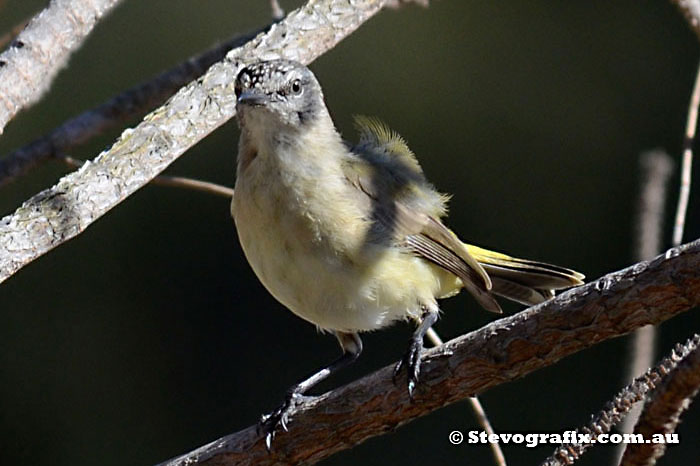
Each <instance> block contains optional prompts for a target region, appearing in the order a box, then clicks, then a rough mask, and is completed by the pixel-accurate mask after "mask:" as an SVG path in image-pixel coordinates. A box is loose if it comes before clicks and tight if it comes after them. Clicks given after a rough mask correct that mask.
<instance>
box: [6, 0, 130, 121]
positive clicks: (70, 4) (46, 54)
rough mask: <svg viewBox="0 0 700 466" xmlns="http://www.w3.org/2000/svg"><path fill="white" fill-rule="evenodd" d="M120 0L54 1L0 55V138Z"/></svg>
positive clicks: (39, 95)
mask: <svg viewBox="0 0 700 466" xmlns="http://www.w3.org/2000/svg"><path fill="white" fill-rule="evenodd" d="M120 1H121V0H90V1H86V0H65V1H56V0H53V1H52V2H51V3H50V4H49V6H48V7H47V8H46V9H45V10H44V11H42V12H41V13H39V14H38V15H37V16H35V17H34V18H33V19H32V20H31V21H30V22H29V24H28V25H27V27H26V28H25V29H24V30H23V31H22V32H21V33H20V34H19V36H17V39H16V40H15V41H14V42H13V43H12V46H11V47H10V48H9V49H8V50H6V51H5V52H3V53H2V54H1V55H0V134H2V132H3V130H4V128H5V125H6V124H7V123H8V122H9V121H10V120H11V119H12V118H13V117H14V116H15V115H16V114H17V112H19V111H20V110H22V109H23V108H25V107H27V106H28V105H31V104H33V103H34V102H36V101H37V100H38V99H39V98H41V96H42V95H43V94H44V92H45V91H46V90H47V89H48V88H49V87H50V86H51V83H52V82H53V78H54V77H55V76H56V74H57V73H58V71H59V70H60V69H61V68H63V66H64V65H65V64H66V62H67V61H68V58H69V57H70V55H71V54H72V53H73V52H74V51H75V50H77V49H78V48H79V47H80V45H81V44H82V42H83V40H84V39H85V38H86V37H87V36H88V34H89V33H90V31H92V28H93V27H94V26H95V24H97V22H98V21H99V20H100V19H101V18H102V17H103V16H104V15H105V14H107V13H108V12H109V11H111V9H112V8H114V6H116V5H117V4H118V3H119V2H120Z"/></svg>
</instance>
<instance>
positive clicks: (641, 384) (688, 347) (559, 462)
mask: <svg viewBox="0 0 700 466" xmlns="http://www.w3.org/2000/svg"><path fill="white" fill-rule="evenodd" d="M699 341H700V336H698V335H695V337H693V338H691V339H690V340H688V342H686V344H685V346H681V345H678V346H677V347H676V349H675V351H671V354H670V355H669V356H667V357H665V358H664V359H663V360H662V361H661V362H660V363H659V364H657V365H656V366H655V367H652V368H650V369H649V370H647V371H646V373H644V374H643V375H641V376H640V377H637V378H636V379H634V381H633V382H632V383H631V384H629V385H628V386H626V387H625V388H624V389H622V390H621V391H620V393H618V394H617V395H616V396H615V398H613V400H612V401H611V402H609V403H608V404H607V405H606V406H605V408H603V409H602V410H601V411H600V412H599V413H598V414H597V415H596V416H594V417H593V419H591V421H590V422H589V423H588V425H586V426H584V427H582V428H580V429H578V430H577V431H576V433H577V434H578V433H582V434H587V435H590V436H591V440H594V438H595V436H596V435H600V434H607V433H608V432H610V430H611V429H612V428H613V427H614V426H615V425H616V424H617V423H618V422H620V419H622V417H623V416H624V415H625V414H626V413H627V412H628V411H629V410H630V409H631V408H632V406H633V405H634V403H637V402H638V401H641V400H643V399H644V397H645V396H646V394H647V393H649V392H650V391H651V390H653V389H654V388H655V387H656V386H657V384H660V383H661V382H662V380H664V378H665V377H666V374H668V373H669V372H670V371H671V370H673V369H674V368H676V366H677V364H678V363H679V362H680V361H682V360H683V359H684V358H686V357H687V356H688V355H689V354H692V351H693V350H695V349H696V347H697V344H698V342H699ZM645 440H646V439H645ZM595 444H596V443H595V441H593V442H591V443H567V444H564V445H561V446H560V447H559V448H557V449H556V450H555V451H554V453H553V454H552V456H550V457H549V458H547V459H546V460H545V461H544V462H543V463H542V466H565V465H570V464H573V463H574V462H575V461H576V460H578V459H579V458H580V457H581V455H582V454H583V453H584V452H585V451H586V450H588V449H589V448H590V447H592V446H593V445H595Z"/></svg>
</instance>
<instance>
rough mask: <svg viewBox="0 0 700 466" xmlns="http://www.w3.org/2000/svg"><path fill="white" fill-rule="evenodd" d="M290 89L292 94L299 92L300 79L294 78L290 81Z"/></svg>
mask: <svg viewBox="0 0 700 466" xmlns="http://www.w3.org/2000/svg"><path fill="white" fill-rule="evenodd" d="M291 89H292V94H295V95H299V94H301V80H299V79H295V80H294V81H292V86H291Z"/></svg>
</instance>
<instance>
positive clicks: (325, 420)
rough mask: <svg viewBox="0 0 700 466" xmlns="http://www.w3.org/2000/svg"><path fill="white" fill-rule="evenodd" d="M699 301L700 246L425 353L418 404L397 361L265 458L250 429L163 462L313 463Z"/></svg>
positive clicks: (331, 397) (320, 405) (283, 436)
mask: <svg viewBox="0 0 700 466" xmlns="http://www.w3.org/2000/svg"><path fill="white" fill-rule="evenodd" d="M699 304H700V240H698V241H696V242H694V243H691V244H688V245H685V246H681V247H680V248H678V249H675V250H673V252H672V253H670V254H664V255H663V256H660V257H657V258H656V259H654V260H653V261H651V262H642V263H639V264H636V265H634V266H632V267H628V268H627V269H625V270H622V271H619V272H615V273H612V274H609V275H606V276H604V277H602V278H600V279H598V280H596V281H594V282H591V283H588V284H586V285H582V286H580V287H577V288H574V289H571V290H569V291H566V292H564V293H561V294H560V295H558V296H556V297H555V298H553V299H551V300H549V301H547V302H544V303H542V304H539V305H537V306H534V307H532V308H530V309H527V310H525V311H522V312H520V313H518V314H515V315H512V316H508V317H505V318H502V319H499V320H497V321H495V322H492V323H490V324H488V325H486V326H484V327H483V328H481V329H479V330H476V331H474V332H471V333H468V334H466V335H463V336H461V337H458V338H456V339H454V340H452V341H449V342H447V343H445V344H444V345H442V346H440V347H438V348H431V349H429V350H427V351H426V352H425V353H424V354H423V355H422V358H421V359H422V365H421V383H420V384H418V386H417V391H416V392H414V400H413V401H411V399H410V398H409V396H408V393H407V391H406V389H405V387H403V386H399V385H395V384H394V383H393V382H392V374H393V365H392V366H387V367H385V368H383V369H380V370H379V371H377V372H375V373H373V374H371V375H368V376H366V377H363V378H362V379H359V380H356V381H354V382H352V383H350V384H349V385H346V386H344V387H340V388H338V389H335V390H333V391H331V392H328V393H325V394H322V395H320V396H318V397H315V398H313V399H311V400H308V401H304V402H302V403H300V404H299V405H297V406H295V407H294V408H293V409H292V410H291V413H290V421H289V423H288V427H289V431H288V432H280V433H278V435H277V436H276V437H275V442H274V444H273V448H272V452H271V453H268V451H267V449H266V447H265V442H264V441H263V438H262V435H261V434H260V433H259V432H258V431H257V426H256V425H253V426H250V427H248V428H247V429H244V430H242V431H240V432H237V433H235V434H231V435H228V436H226V437H224V438H221V439H218V440H216V441H214V442H212V443H210V444H208V445H205V446H203V447H201V448H199V449H197V450H195V451H193V452H191V453H189V454H187V455H184V456H181V457H179V458H175V459H173V460H171V461H168V462H166V463H163V464H164V465H168V466H176V465H178V466H182V465H185V464H188V465H192V464H197V463H203V462H205V461H207V460H209V461H210V462H209V463H207V464H217V465H220V466H223V465H234V464H236V465H253V464H254V465H256V466H264V465H271V464H299V463H304V464H311V463H314V462H318V461H321V460H322V459H324V458H327V457H328V456H330V455H332V454H334V453H335V452H338V451H340V450H345V449H348V448H351V447H352V446H354V445H356V444H358V443H360V442H363V441H365V440H367V439H368V438H371V437H375V436H378V435H382V434H384V433H388V432H392V431H393V430H395V429H396V428H397V427H399V426H401V425H403V424H406V423H408V422H410V421H411V420H413V419H415V418H417V417H419V416H423V415H426V414H428V413H430V412H432V411H434V410H436V409H439V408H442V407H444V406H447V405H449V404H450V403H454V402H456V401H460V400H463V399H464V398H466V397H468V396H473V395H475V394H480V393H484V392H485V391H487V390H489V389H491V388H493V387H495V386H498V385H500V384H503V383H506V382H510V381H513V380H515V379H518V378H520V377H523V376H525V375H527V374H529V373H531V372H533V371H535V370H537V369H541V368H543V367H545V366H549V365H552V364H554V363H556V362H557V361H559V360H561V359H562V358H564V357H566V356H568V355H571V354H573V353H575V352H577V351H581V350H583V349H585V348H589V347H591V346H593V345H595V344H597V343H600V342H602V341H604V340H607V339H610V338H613V337H618V336H621V335H623V334H626V333H628V332H631V331H633V330H635V329H636V328H639V327H641V326H643V325H647V324H658V323H661V322H662V321H664V320H666V319H669V318H671V317H673V316H674V315H677V314H678V313H680V312H683V311H684V310H687V309H692V308H693V307H695V306H698V305H699Z"/></svg>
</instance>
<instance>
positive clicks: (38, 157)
mask: <svg viewBox="0 0 700 466" xmlns="http://www.w3.org/2000/svg"><path fill="white" fill-rule="evenodd" d="M267 29H269V26H266V27H265V28H263V29H261V30H258V31H256V32H255V33H252V34H245V35H242V36H237V37H234V38H232V39H230V40H228V41H226V42H224V43H223V44H220V45H217V46H215V47H213V48H211V49H210V50H207V51H205V52H204V53H202V54H200V55H197V56H196V57H192V58H190V59H189V60H187V61H184V62H182V63H180V64H178V65H177V66H175V67H173V68H172V69H170V70H167V71H164V72H163V73H161V74H159V75H158V76H156V77H155V78H153V79H151V80H150V81H147V82H145V83H143V84H139V85H137V86H134V87H132V88H131V89H127V90H126V91H124V92H122V93H120V94H119V95H117V96H115V97H112V98H111V99H109V100H108V101H106V102H104V103H102V104H100V105H99V106H97V107H96V108H93V109H91V110H87V111H85V112H83V113H81V114H80V115H77V116H75V117H73V118H71V119H69V120H67V121H65V122H64V123H62V124H61V125H60V126H58V127H57V128H55V129H54V130H52V131H51V132H50V133H48V134H47V135H45V136H42V137H40V138H38V139H36V140H34V141H32V142H31V143H29V144H27V145H26V146H24V147H21V148H19V149H17V150H16V151H14V152H12V153H10V154H8V155H7V156H6V157H3V158H0V186H2V185H4V184H6V183H8V182H9V181H10V180H12V179H13V178H14V177H16V176H18V175H21V174H23V173H25V172H27V171H28V170H30V169H31V168H32V167H34V166H35V165H36V164H37V163H40V162H42V161H45V160H47V159H49V158H51V157H56V156H61V155H62V154H64V153H65V152H66V151H67V150H69V149H71V148H73V147H76V146H78V145H80V144H83V143H85V142H87V141H88V140H89V139H90V138H92V137H94V136H96V135H97V134H100V133H102V132H104V131H106V130H108V129H110V128H114V127H116V126H117V125H118V124H120V123H122V122H123V121H126V120H127V119H129V118H134V117H136V116H137V115H143V114H144V113H145V112H146V111H147V110H150V109H152V108H154V107H156V106H157V105H161V104H162V103H163V102H165V100H166V99H167V98H168V97H170V96H171V95H173V93H174V92H175V91H177V90H178V89H179V88H180V87H182V86H184V85H185V84H187V83H188V82H190V81H192V80H193V79H195V78H197V77H199V76H200V75H201V74H202V73H204V72H205V71H206V69H207V68H209V67H210V66H211V65H213V64H214V63H216V62H217V61H219V60H222V59H223V58H224V57H225V56H226V53H227V52H228V51H229V50H231V49H232V48H234V47H240V46H242V45H243V44H245V43H246V42H248V41H249V40H251V39H253V38H254V37H255V36H257V35H258V34H259V33H261V32H263V31H265V30H267Z"/></svg>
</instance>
